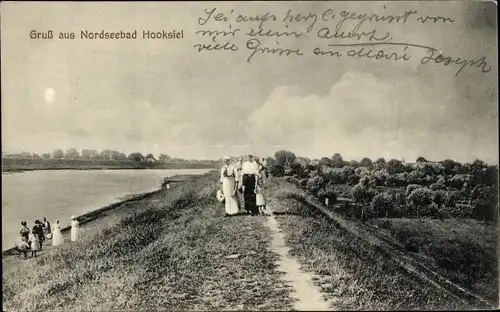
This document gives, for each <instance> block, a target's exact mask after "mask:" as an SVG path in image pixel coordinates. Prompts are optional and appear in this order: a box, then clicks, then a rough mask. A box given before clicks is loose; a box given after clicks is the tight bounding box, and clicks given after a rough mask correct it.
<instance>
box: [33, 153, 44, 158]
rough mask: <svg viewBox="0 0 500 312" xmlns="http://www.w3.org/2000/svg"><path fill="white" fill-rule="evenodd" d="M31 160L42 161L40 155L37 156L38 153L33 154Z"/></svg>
mask: <svg viewBox="0 0 500 312" xmlns="http://www.w3.org/2000/svg"><path fill="white" fill-rule="evenodd" d="M31 158H32V159H42V157H40V155H38V154H36V153H33V154H32V155H31Z"/></svg>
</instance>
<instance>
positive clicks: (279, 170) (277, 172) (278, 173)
mask: <svg viewBox="0 0 500 312" xmlns="http://www.w3.org/2000/svg"><path fill="white" fill-rule="evenodd" d="M269 173H271V175H272V176H273V177H282V176H284V175H285V167H283V166H282V165H274V166H271V169H270V170H269Z"/></svg>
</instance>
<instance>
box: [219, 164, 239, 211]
mask: <svg viewBox="0 0 500 312" xmlns="http://www.w3.org/2000/svg"><path fill="white" fill-rule="evenodd" d="M223 162H224V164H223V166H222V169H221V173H220V182H221V184H222V193H223V194H224V199H225V210H226V217H229V216H232V215H235V214H237V213H238V200H237V198H236V190H237V189H238V182H237V180H236V176H237V173H236V169H235V167H234V166H231V164H230V163H231V161H230V159H229V157H224V158H223Z"/></svg>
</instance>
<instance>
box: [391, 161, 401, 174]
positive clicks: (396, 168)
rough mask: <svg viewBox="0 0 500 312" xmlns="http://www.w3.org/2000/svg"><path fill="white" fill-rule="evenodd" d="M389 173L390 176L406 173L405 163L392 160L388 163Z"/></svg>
mask: <svg viewBox="0 0 500 312" xmlns="http://www.w3.org/2000/svg"><path fill="white" fill-rule="evenodd" d="M387 171H388V172H389V173H390V174H395V173H402V172H404V166H403V163H402V162H401V161H400V160H397V159H391V160H389V161H388V162H387Z"/></svg>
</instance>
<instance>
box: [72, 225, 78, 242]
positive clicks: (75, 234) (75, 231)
mask: <svg viewBox="0 0 500 312" xmlns="http://www.w3.org/2000/svg"><path fill="white" fill-rule="evenodd" d="M79 233H80V228H79V227H77V226H73V227H71V241H72V242H76V241H77V240H78V234H79Z"/></svg>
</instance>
